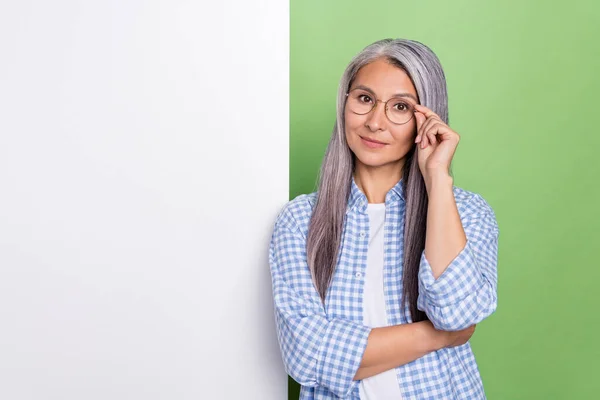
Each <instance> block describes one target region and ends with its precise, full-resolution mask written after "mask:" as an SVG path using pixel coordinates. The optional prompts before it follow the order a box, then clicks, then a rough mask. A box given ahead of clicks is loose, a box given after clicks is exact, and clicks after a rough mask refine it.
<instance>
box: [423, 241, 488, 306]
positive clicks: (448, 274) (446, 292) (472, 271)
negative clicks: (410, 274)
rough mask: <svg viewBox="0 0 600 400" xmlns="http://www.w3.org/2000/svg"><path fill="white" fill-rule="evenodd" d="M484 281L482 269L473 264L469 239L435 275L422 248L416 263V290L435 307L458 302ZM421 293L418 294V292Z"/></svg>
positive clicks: (474, 262) (474, 260) (473, 257)
mask: <svg viewBox="0 0 600 400" xmlns="http://www.w3.org/2000/svg"><path fill="white" fill-rule="evenodd" d="M483 284H484V279H483V276H482V273H481V271H480V269H479V266H478V265H477V261H476V259H475V255H474V254H473V250H472V248H471V242H470V241H468V240H467V243H466V245H465V247H464V248H463V249H462V250H461V251H460V253H458V255H457V256H456V258H454V260H452V262H451V263H450V265H448V267H446V269H445V270H444V272H443V273H442V274H441V275H440V276H439V277H438V278H437V279H436V278H435V277H434V276H433V271H432V269H431V265H430V264H429V261H428V260H427V258H426V257H425V251H423V253H422V254H421V262H420V266H419V293H420V294H421V295H423V296H422V297H423V298H422V300H425V301H427V302H428V303H429V304H431V305H433V306H436V307H447V306H450V305H453V304H456V303H458V302H460V301H461V300H463V299H465V298H466V297H467V296H469V295H471V294H473V293H474V292H475V291H477V290H478V289H479V288H480V287H481V286H482V285H483ZM420 297H421V296H420Z"/></svg>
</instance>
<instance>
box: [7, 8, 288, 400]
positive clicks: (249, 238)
mask: <svg viewBox="0 0 600 400" xmlns="http://www.w3.org/2000/svg"><path fill="white" fill-rule="evenodd" d="M288 12H289V9H288V3H287V2H286V1H278V0H262V1H253V2H248V1H244V0H236V1H233V2H231V1H229V2H217V1H214V2H203V1H200V2H198V1H182V0H170V1H168V0H161V1H141V0H139V1H135V0H128V1H124V0H121V1H102V2H101V1H95V2H94V1H84V0H70V1H68V0H59V1H43V0H29V1H10V2H9V1H4V2H2V4H1V5H0V50H1V52H0V54H1V55H2V62H0V115H1V116H0V188H1V189H0V190H1V192H0V321H1V322H0V324H1V326H0V398H1V399H7V400H8V399H10V400H20V399H35V400H39V399H44V400H46V399H57V400H58V399H60V400H75V399H77V400H81V399H85V400H94V399H98V400H100V399H102V400H106V399H128V400H129V399H144V400H154V399H165V400H174V399H261V400H262V399H267V400H268V399H276V400H281V399H285V398H286V397H287V375H286V374H285V372H284V371H283V367H282V365H281V358H280V354H279V350H278V347H277V341H276V340H277V339H276V336H275V331H274V321H273V312H272V300H271V288H270V277H269V271H268V260H267V255H268V253H267V251H268V241H269V238H270V234H271V229H272V224H273V222H274V219H275V216H276V213H277V212H278V211H279V209H280V208H281V206H283V204H284V203H285V202H286V201H287V199H288V145H289V142H288V106H289V102H288V65H289V60H288V53H289V44H288V42H289V32H288V31H289V26H288V20H289V16H288Z"/></svg>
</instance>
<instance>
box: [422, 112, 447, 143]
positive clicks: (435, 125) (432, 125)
mask: <svg viewBox="0 0 600 400" xmlns="http://www.w3.org/2000/svg"><path fill="white" fill-rule="evenodd" d="M441 127H442V124H441V121H439V120H438V119H436V118H429V119H428V120H427V121H426V122H425V123H424V124H423V126H422V128H421V131H422V135H423V136H425V137H427V138H428V140H427V142H428V143H429V144H431V145H433V144H437V143H438V140H437V138H436V137H435V135H436V133H437V131H438V129H440V128H441Z"/></svg>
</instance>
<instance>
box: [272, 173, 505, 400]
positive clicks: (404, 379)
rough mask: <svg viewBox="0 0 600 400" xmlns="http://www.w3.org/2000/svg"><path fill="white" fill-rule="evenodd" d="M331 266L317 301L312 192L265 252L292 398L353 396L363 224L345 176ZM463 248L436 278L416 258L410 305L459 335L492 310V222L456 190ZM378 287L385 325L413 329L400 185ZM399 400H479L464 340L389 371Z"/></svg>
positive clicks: (362, 204) (283, 216) (364, 332)
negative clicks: (296, 387) (295, 392)
mask: <svg viewBox="0 0 600 400" xmlns="http://www.w3.org/2000/svg"><path fill="white" fill-rule="evenodd" d="M351 185H352V187H351V193H350V196H349V199H348V207H347V210H346V218H345V222H344V227H343V233H342V243H341V249H340V254H339V255H338V264H337V267H336V270H335V273H334V276H333V279H332V282H331V285H330V287H329V290H328V292H327V296H326V300H325V305H323V304H322V302H321V300H320V298H319V295H318V293H317V291H316V289H315V287H314V285H313V282H312V278H311V274H310V271H309V268H308V264H307V262H306V237H307V232H308V225H309V221H310V216H311V213H312V209H313V207H314V205H315V202H316V192H315V193H311V194H303V195H299V196H298V197H296V198H295V199H294V200H291V201H290V202H288V203H287V204H286V206H285V207H283V209H282V210H281V212H280V213H279V215H278V217H277V220H276V222H275V226H274V230H273V234H272V237H271V243H270V248H269V264H270V270H271V278H272V288H273V299H274V305H275V319H276V326H277V335H278V339H279V345H280V349H281V353H282V356H283V362H284V365H285V369H286V372H287V373H288V374H289V375H290V376H291V377H292V378H293V379H294V380H296V381H297V382H298V383H300V385H302V389H301V394H300V399H317V400H321V399H334V398H347V399H359V387H358V383H359V381H354V380H353V377H354V375H355V374H356V371H357V370H358V367H359V365H360V362H361V360H362V356H363V353H364V351H365V348H366V346H367V337H368V336H369V333H370V331H371V328H369V327H368V326H365V325H363V324H362V321H363V315H362V312H363V310H362V297H363V286H364V280H365V271H366V266H367V248H368V240H369V219H368V214H367V212H366V208H367V198H366V196H365V195H364V193H363V192H362V191H361V190H360V189H359V188H358V186H356V182H355V181H354V179H352V183H351ZM453 190H454V197H455V199H456V203H457V206H458V211H459V214H460V218H461V221H462V224H463V228H464V230H465V233H466V236H467V244H466V246H465V248H464V249H463V250H462V251H461V252H460V254H458V256H457V257H456V258H455V259H454V260H453V261H452V262H451V263H450V265H449V266H448V267H447V269H446V270H445V271H444V273H443V274H442V275H441V276H440V277H439V278H438V279H435V278H434V276H433V275H432V271H431V267H430V265H429V263H428V261H427V259H426V258H425V256H424V253H423V254H422V255H421V264H420V269H419V297H418V302H417V303H418V307H419V309H421V310H423V311H425V312H426V313H427V315H428V316H429V319H430V320H431V322H432V323H433V325H434V326H435V327H436V328H438V329H442V330H460V329H463V328H466V327H468V326H471V325H473V324H476V323H478V322H480V321H482V320H483V319H484V318H486V317H488V316H489V315H490V314H492V313H493V312H494V311H495V309H496V287H497V270H496V263H497V251H498V250H497V249H498V225H497V223H496V217H495V215H494V212H493V210H492V209H491V207H490V206H489V205H488V204H487V203H486V201H485V200H484V199H483V198H482V197H481V196H480V195H478V194H475V193H471V192H468V191H466V190H463V189H460V188H458V187H454V188H453ZM385 205H386V217H385V218H386V219H385V239H384V240H385V255H384V257H385V259H384V281H385V287H384V291H385V299H386V307H387V315H388V321H389V323H390V324H391V325H397V324H408V323H411V322H412V320H411V317H410V312H409V310H408V306H406V307H401V306H400V305H401V304H402V296H401V294H402V253H403V238H404V229H403V226H404V214H405V202H404V196H403V189H402V181H399V182H398V183H397V184H396V185H395V186H394V187H393V188H392V189H391V190H390V191H389V192H388V193H387V195H386V197H385ZM395 370H396V374H397V377H398V382H399V384H400V388H401V391H402V395H403V399H405V400H406V399H436V400H439V399H469V400H473V399H485V393H484V389H483V385H482V382H481V377H480V375H479V371H478V368H477V364H476V362H475V358H474V356H473V352H472V350H471V346H470V344H469V343H466V344H464V345H462V346H457V347H452V348H444V349H441V350H438V351H435V352H432V353H429V354H427V355H425V356H424V357H421V358H419V359H417V360H415V361H413V362H410V363H408V364H406V365H403V366H400V367H397V368H396V369H395Z"/></svg>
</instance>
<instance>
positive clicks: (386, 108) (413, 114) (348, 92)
mask: <svg viewBox="0 0 600 400" xmlns="http://www.w3.org/2000/svg"><path fill="white" fill-rule="evenodd" d="M355 90H362V91H365V92H367V93H369V94H370V95H371V97H373V99H374V100H375V101H374V102H373V106H372V107H371V109H370V110H369V111H367V112H366V113H362V114H361V113H357V112H356V111H352V110H350V112H352V113H353V114H356V115H367V114H368V113H370V112H371V111H373V110H374V109H375V108H376V107H377V103H379V102H381V103H383V105H384V114H385V117H386V118H387V119H388V121H390V122H391V123H392V124H394V125H404V124H408V123H409V122H410V120H411V119H413V118H414V117H415V107H414V106H413V105H412V104H410V103H408V106H409V107H410V108H411V109H412V111H411V113H410V118H409V119H408V120H407V121H406V122H394V121H392V119H391V118H390V116H389V115H388V101H390V100H393V99H397V98H399V97H402V96H394V97H390V98H389V99H387V100H386V101H383V100H379V99H378V98H377V96H376V95H375V94H374V93H370V92H369V91H368V90H365V89H361V88H355V89H352V90H349V91H347V92H346V98H348V96H350V93H352V92H353V91H355ZM347 105H348V100H346V106H347Z"/></svg>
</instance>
